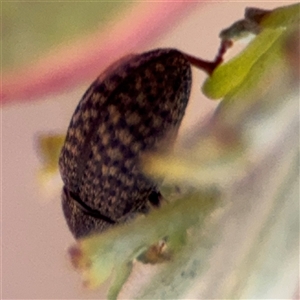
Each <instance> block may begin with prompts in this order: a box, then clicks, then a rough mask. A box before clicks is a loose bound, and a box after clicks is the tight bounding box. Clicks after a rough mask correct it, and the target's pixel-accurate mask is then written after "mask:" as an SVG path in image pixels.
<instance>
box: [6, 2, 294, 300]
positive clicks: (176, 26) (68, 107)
mask: <svg viewBox="0 0 300 300" xmlns="http://www.w3.org/2000/svg"><path fill="white" fill-rule="evenodd" d="M290 3H291V2H290ZM286 4H287V2H286V1H285V2H281V3H280V2H273V1H266V2H205V3H200V2H199V3H198V4H197V5H196V4H194V5H193V7H192V9H187V10H186V12H185V13H184V14H180V13H178V12H177V14H178V17H176V18H173V19H172V18H170V23H169V24H165V23H164V22H163V21H161V20H162V19H163V16H164V13H163V12H162V15H161V16H160V22H161V23H159V24H161V29H158V31H156V32H157V34H156V36H151V35H149V36H148V37H147V38H146V39H144V40H140V43H139V44H138V45H133V46H132V47H133V49H134V50H135V51H138V52H142V51H146V50H148V49H153V48H158V47H174V48H178V49H180V50H182V51H184V52H187V53H190V54H192V55H194V56H199V57H201V58H203V59H208V60H212V59H213V58H214V56H215V54H216V52H217V49H218V47H219V38H218V33H219V32H220V30H221V29H223V28H225V27H227V26H228V25H230V24H231V23H233V22H234V21H236V20H237V19H240V18H242V17H243V13H244V9H245V7H246V6H255V7H257V6H258V7H261V8H274V7H277V6H280V5H286ZM3 5H5V4H3ZM57 5H59V3H57ZM99 5H101V4H99ZM153 5H154V4H153ZM168 5H170V6H172V3H168ZM134 9H141V7H140V6H138V5H136V8H135V6H132V8H131V10H132V11H133V10H134ZM148 9H151V6H149V4H148ZM153 9H154V6H153ZM164 9H166V7H165V8H164ZM131 13H133V12H131ZM144 13H145V14H147V11H146V12H145V11H144ZM148 13H149V14H151V11H148ZM44 17H45V18H47V16H46V15H45V16H44ZM66 17H68V16H66ZM85 17H88V16H85ZM127 17H128V15H127V14H126V11H124V13H123V15H122V14H121V13H120V14H119V15H118V18H116V19H115V26H116V27H114V28H113V30H114V31H113V33H106V34H107V35H108V36H110V34H113V36H112V37H113V39H116V38H118V37H117V36H115V35H116V34H117V32H118V28H119V27H118V22H120V24H123V23H122V22H125V21H124V20H126V18H127ZM50 21H51V20H49V22H50ZM155 22H156V20H155V19H154V18H153V23H155ZM125 23H126V22H125ZM116 28H117V29H116ZM145 28H147V26H146V27H145ZM158 28H159V27H158ZM122 29H123V32H125V33H126V32H127V33H132V32H131V30H132V28H130V27H128V28H124V27H123V28H122ZM126 30H127V31H126ZM144 30H146V29H144ZM159 30H161V34H159ZM97 34H98V33H97ZM127 42H128V43H133V42H132V41H127ZM97 43H98V41H95V44H97ZM99 43H100V42H99ZM79 44H80V40H79ZM100 45H101V47H102V48H103V47H104V48H105V45H104V46H103V45H102V44H101V43H100ZM137 46H138V47H137ZM57 47H58V46H57ZM71 48H72V45H70V49H71ZM59 49H68V48H67V47H63V48H61V47H60V48H59ZM116 49H118V51H119V52H117V54H115V55H116V56H119V55H123V54H124V55H125V54H127V52H126V51H128V49H129V48H128V49H127V48H124V49H122V48H121V49H120V48H116ZM63 51H65V50H63ZM66 51H67V50H66ZM123 51H124V53H122V52H123ZM65 53H69V52H65ZM70 53H72V51H71V52H70ZM76 55H77V54H76ZM47 57H48V58H49V57H51V53H50V56H47ZM52 57H53V56H52ZM62 57H63V56H61V57H60V59H61V61H62V65H64V66H65V65H66V64H64V61H63V60H62ZM113 57H114V56H113V55H112V56H110V57H109V58H108V59H107V61H109V59H112V60H113ZM48 58H47V59H48ZM66 59H69V60H70V61H72V59H71V58H70V57H68V58H67V56H66ZM41 61H43V60H41ZM82 61H83V62H84V61H85V60H84V59H83V60H82ZM103 67H104V66H103ZM103 67H102V66H101V67H99V72H100V71H101V69H102V68H103ZM66 69H67V67H66ZM16 72H17V71H16ZM79 73H80V72H79ZM97 73H98V71H97V68H95V67H93V66H91V67H90V68H87V70H85V73H84V74H85V75H84V76H82V77H80V76H79V75H78V74H76V76H77V75H78V76H77V77H76V78H77V82H76V85H71V84H70V85H68V88H66V86H67V85H66V86H64V85H61V86H59V85H58V86H59V89H57V90H55V89H54V90H53V89H52V90H51V88H50V89H49V91H51V92H53V91H56V93H55V94H53V93H52V94H48V92H47V93H45V95H42V94H39V95H38V101H36V100H35V99H34V98H31V99H29V98H24V99H22V98H20V96H19V95H18V97H19V98H18V99H14V97H13V96H12V97H10V98H9V100H8V101H10V102H8V103H6V104H5V105H3V107H2V108H1V117H2V138H1V141H2V185H1V190H2V200H1V201H2V208H1V214H2V217H1V219H2V234H1V238H2V266H1V268H2V278H1V283H2V299H95V298H97V299H104V298H105V293H104V291H105V286H104V287H103V288H102V289H99V290H97V291H88V290H85V289H83V288H82V287H81V280H80V276H79V275H78V274H77V273H76V272H75V271H74V270H73V269H72V268H71V266H70V263H69V261H68V258H67V248H68V247H69V246H70V245H71V244H72V243H74V239H73V238H72V236H71V234H70V232H69V231H68V228H67V226H66V224H65V221H64V218H63V215H62V211H61V206H60V187H61V183H59V182H58V183H57V184H55V185H54V188H53V190H51V191H49V192H47V191H45V189H44V188H43V187H42V186H41V185H40V183H39V180H38V170H39V169H40V168H41V162H40V160H39V157H38V155H37V149H36V144H35V142H36V137H37V135H38V134H39V133H47V132H56V133H65V132H66V130H67V126H68V123H69V120H70V118H71V115H72V113H73V111H74V108H75V106H76V104H77V102H78V101H79V99H80V97H81V95H82V94H83V93H84V91H85V89H86V88H87V87H88V85H89V83H90V82H91V81H92V80H93V79H94V77H95V76H96V75H97ZM16 74H17V73H16ZM71 75H72V72H70V73H69V76H71ZM205 77H206V76H205V74H204V73H202V72H200V71H198V70H193V80H194V81H193V82H194V84H193V90H192V96H191V99H190V103H189V106H188V109H187V112H186V117H185V119H184V122H183V124H182V128H181V132H180V134H181V136H183V135H184V134H186V133H187V132H189V130H190V129H191V128H192V127H193V126H194V125H195V124H197V123H199V122H200V123H201V122H202V121H203V120H205V118H206V117H207V116H208V115H209V113H210V112H212V110H213V108H214V107H215V106H216V105H217V102H214V101H211V100H208V99H206V98H205V97H204V96H203V95H201V92H200V86H201V84H202V82H203V80H204V79H205ZM3 78H4V79H5V73H4V76H3ZM36 78H38V77H36ZM45 91H46V90H45ZM16 98H17V96H16ZM15 100H18V102H16V101H15ZM29 100H30V101H29Z"/></svg>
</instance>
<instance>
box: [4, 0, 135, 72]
mask: <svg viewBox="0 0 300 300" xmlns="http://www.w3.org/2000/svg"><path fill="white" fill-rule="evenodd" d="M129 5H130V2H128V1H117V2H115V1H112V2H109V1H106V2H102V1H101V2H97V1H94V2H91V1H80V2H76V1H75V2H74V1H63V2H61V1H51V2H49V1H39V2H28V1H13V2H11V1H10V2H8V1H4V2H3V3H2V16H1V17H2V68H4V70H7V69H8V68H16V67H19V66H21V65H26V64H30V63H31V62H32V61H34V60H36V59H37V58H38V57H41V56H43V54H44V53H45V52H46V51H49V50H50V49H55V47H57V46H58V45H59V44H63V43H68V42H69V41H70V40H75V39H76V38H78V36H80V35H81V36H84V35H86V34H88V33H91V32H92V31H95V30H98V29H100V28H104V27H105V26H106V25H107V24H109V22H110V23H113V20H114V19H117V18H118V17H120V16H122V15H121V13H123V11H124V9H125V8H127V7H128V6H129ZM95 42H98V43H99V44H100V43H101V41H95Z"/></svg>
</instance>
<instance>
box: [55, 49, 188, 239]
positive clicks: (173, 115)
mask: <svg viewBox="0 0 300 300" xmlns="http://www.w3.org/2000/svg"><path fill="white" fill-rule="evenodd" d="M190 88H191V68H190V64H189V62H188V60H187V59H186V57H185V56H184V55H183V54H182V53H181V52H179V51H177V50H175V49H157V50H153V51H150V52H147V53H143V54H140V55H131V56H128V57H125V58H123V59H121V60H120V61H118V62H117V63H115V64H113V65H112V66H111V67H109V68H108V69H107V70H106V71H105V72H104V73H103V74H101V75H100V76H99V77H98V78H97V79H96V80H95V81H94V83H93V84H92V85H91V86H90V88H89V89H88V90H87V91H86V93H85V94H84V96H83V98H82V99H81V101H80V102H79V104H78V106H77V108H76V110H75V112H74V115H73V117H72V119H71V122H70V125H69V129H68V132H67V136H66V139H65V143H64V146H63V148H62V151H61V155H60V159H59V167H60V173H61V176H62V179H63V182H64V188H63V194H62V206H63V211H64V214H65V218H66V220H67V223H68V226H69V228H70V230H71V232H72V233H73V235H74V236H75V237H76V238H80V237H84V236H86V235H88V234H91V233H93V232H100V231H103V230H105V229H106V228H108V227H110V226H112V225H114V224H119V223H123V222H126V221H127V220H130V219H132V218H133V217H134V216H135V215H136V214H138V213H147V212H148V211H149V209H150V208H151V207H152V206H159V202H160V194H159V190H158V187H157V184H156V183H155V182H154V181H153V180H152V179H150V178H148V177H147V176H146V175H144V173H143V172H142V170H141V166H140V157H141V155H142V154H143V153H145V152H149V151H150V152H151V151H155V150H157V148H158V147H159V145H160V144H161V142H162V141H163V140H164V139H165V138H166V137H167V136H168V135H173V136H174V135H175V134H176V133H177V130H178V128H179V125H180V123H181V120H182V118H183V116H184V112H185V108H186V106H187V103H188V99H189V95H190Z"/></svg>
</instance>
